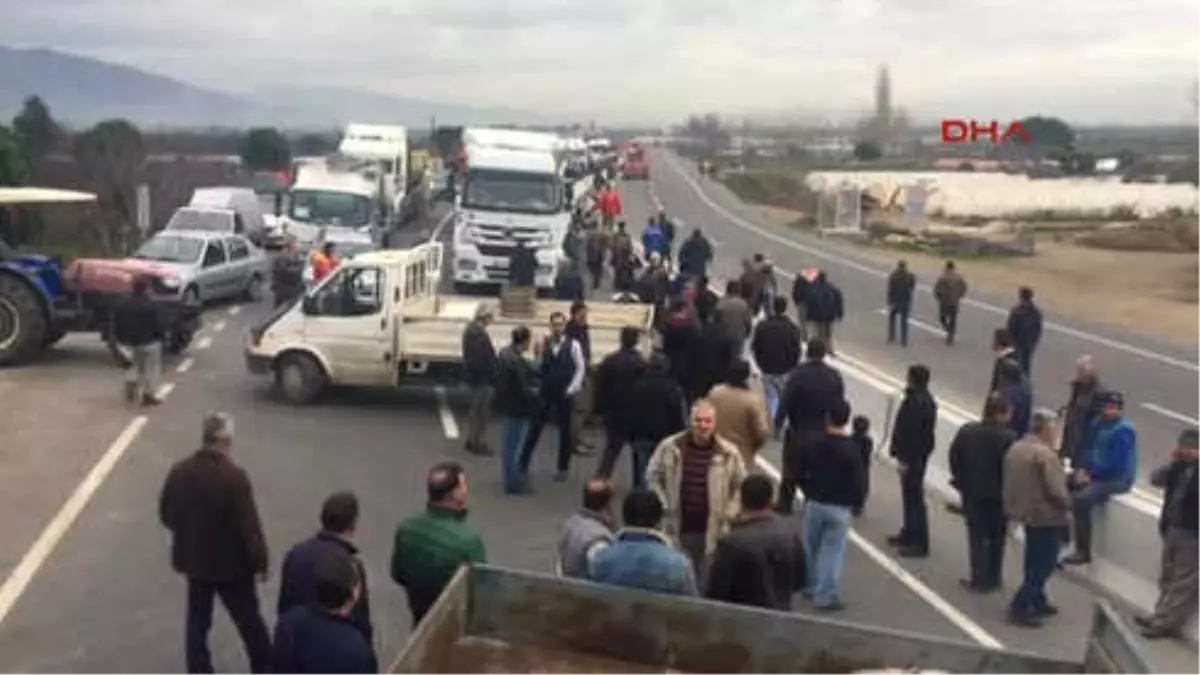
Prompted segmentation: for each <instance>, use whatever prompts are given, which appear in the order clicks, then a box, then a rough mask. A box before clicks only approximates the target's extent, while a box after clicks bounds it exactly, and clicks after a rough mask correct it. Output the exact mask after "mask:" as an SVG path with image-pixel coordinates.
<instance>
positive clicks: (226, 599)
mask: <svg viewBox="0 0 1200 675" xmlns="http://www.w3.org/2000/svg"><path fill="white" fill-rule="evenodd" d="M217 596H220V598H221V604H223V605H225V611H227V612H229V617H230V618H231V619H233V625H234V626H236V627H237V631H238V634H239V635H241V636H242V644H243V645H244V646H245V648H246V655H247V656H248V657H249V658H250V672H252V673H269V672H271V636H270V634H269V633H268V632H267V625H266V623H264V622H263V618H262V612H261V611H259V608H258V589H257V588H256V587H255V585H254V578H253V577H247V578H246V579H244V580H240V581H233V582H228V583H211V582H205V581H197V580H195V579H189V580H188V597H187V626H186V629H185V630H186V637H185V649H186V654H187V669H188V672H189V673H211V672H213V664H212V653H211V652H210V651H209V649H208V633H209V631H210V630H212V619H213V598H215V597H217Z"/></svg>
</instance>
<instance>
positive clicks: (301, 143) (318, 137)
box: [295, 134, 337, 156]
mask: <svg viewBox="0 0 1200 675" xmlns="http://www.w3.org/2000/svg"><path fill="white" fill-rule="evenodd" d="M295 145H296V148H295V152H296V154H297V155H302V156H315V155H327V154H329V153H331V152H333V151H334V150H335V149H336V148H337V138H336V136H334V137H331V136H330V135H328V134H304V135H303V136H301V137H300V138H297V139H296V143H295Z"/></svg>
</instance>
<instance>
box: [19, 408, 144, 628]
mask: <svg viewBox="0 0 1200 675" xmlns="http://www.w3.org/2000/svg"><path fill="white" fill-rule="evenodd" d="M147 421H149V418H148V417H146V416H145V415H138V416H137V417H135V418H133V419H132V420H130V421H129V424H128V425H126V426H125V429H124V430H122V431H121V433H120V435H118V436H117V438H116V440H114V441H113V442H112V445H110V446H108V449H107V450H105V452H104V454H103V455H102V456H101V457H100V460H99V461H97V462H96V464H95V466H93V467H92V470H91V471H89V472H88V474H87V475H86V476H84V478H83V481H81V482H80V483H79V485H78V486H77V487H76V488H75V491H74V492H72V493H71V496H70V497H68V498H67V501H66V502H65V503H63V505H62V507H61V508H59V510H58V513H56V514H54V517H53V518H51V519H50V522H49V523H48V524H47V525H46V528H45V529H44V530H42V532H41V534H40V535H38V538H37V540H36V541H34V543H33V546H31V547H30V548H29V550H28V551H26V552H25V556H24V557H23V558H21V562H19V563H17V566H16V568H14V569H13V571H12V573H11V574H9V575H8V578H7V579H5V580H4V585H3V586H0V623H3V622H4V619H5V618H6V617H8V615H9V613H10V612H11V611H12V609H13V607H14V606H16V604H17V601H18V600H20V599H21V595H23V594H24V593H25V589H26V588H28V587H29V584H30V582H32V581H33V578H34V576H36V575H37V573H38V570H39V569H41V567H42V565H43V564H45V562H46V560H47V559H48V558H49V557H50V555H51V554H52V553H54V549H55V548H56V547H57V546H58V544H59V542H61V541H62V539H63V537H64V536H66V534H67V531H68V530H70V528H71V525H73V524H74V523H75V519H76V518H78V517H79V514H80V513H82V512H83V509H84V508H85V507H87V504H88V502H89V501H90V500H91V498H92V496H93V495H95V494H96V491H97V490H99V489H100V486H101V485H103V484H104V481H105V479H107V478H108V476H109V474H111V473H112V471H113V468H114V467H116V465H117V462H118V461H119V460H120V459H121V456H122V455H124V454H125V452H126V451H127V450H129V446H131V445H133V442H134V441H135V440H137V437H138V434H140V433H141V432H142V429H143V428H144V427H145V426H146V422H147Z"/></svg>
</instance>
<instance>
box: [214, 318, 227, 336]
mask: <svg viewBox="0 0 1200 675" xmlns="http://www.w3.org/2000/svg"><path fill="white" fill-rule="evenodd" d="M226 325H228V324H226V323H225V322H224V321H218V322H216V323H215V324H213V332H214V333H220V332H221V331H223V330H225V326H226Z"/></svg>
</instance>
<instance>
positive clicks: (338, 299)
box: [245, 242, 653, 405]
mask: <svg viewBox="0 0 1200 675" xmlns="http://www.w3.org/2000/svg"><path fill="white" fill-rule="evenodd" d="M442 259H443V249H442V244H440V243H436V242H433V243H428V244H423V245H421V246H418V247H416V248H412V249H389V250H382V251H373V252H369V253H364V254H362V255H358V256H355V257H354V258H352V259H350V260H347V261H345V262H343V263H342V265H341V266H340V267H338V269H337V270H335V271H334V273H333V274H331V275H329V276H328V277H327V278H325V279H324V280H322V282H321V283H320V284H318V285H316V286H315V287H313V288H312V290H310V291H309V292H308V293H306V294H305V295H304V296H303V297H302V298H301V299H299V300H298V301H296V302H294V303H292V304H290V305H284V306H282V307H280V308H279V309H278V310H277V311H276V312H274V313H273V314H272V315H271V316H270V317H269V318H267V319H266V320H265V321H264V322H262V323H260V324H259V325H258V326H256V327H255V328H254V330H253V331H251V334H250V340H249V342H248V344H247V345H246V351H245V357H246V366H247V368H248V369H249V370H250V372H251V373H254V374H258V375H272V376H273V377H274V381H275V384H276V387H277V389H278V392H279V393H280V394H281V395H282V397H283V398H284V400H286V401H288V402H290V403H293V404H296V405H302V404H306V403H309V402H311V401H313V400H314V399H316V397H317V396H318V395H320V394H321V392H322V391H323V390H325V389H326V387H328V386H331V385H333V386H354V387H383V388H394V387H398V386H400V385H401V384H402V383H409V382H411V381H412V380H414V379H417V378H427V379H453V378H454V377H455V376H456V375H457V374H458V372H459V371H460V370H461V367H462V334H463V331H464V329H465V328H466V326H467V323H468V322H470V321H471V320H472V319H473V318H474V316H475V313H476V311H477V310H478V308H479V306H480V305H481V304H483V305H486V306H488V307H490V308H492V313H493V316H494V320H493V321H492V323H491V324H490V325H489V327H488V332H489V334H490V335H491V337H492V341H493V342H494V344H495V345H496V348H497V350H499V349H500V348H501V347H504V346H507V345H508V344H509V343H510V342H511V335H512V329H513V328H514V327H516V326H517V325H521V324H524V325H526V326H528V327H529V329H530V330H531V331H532V332H533V338H534V340H535V341H536V340H537V339H539V338H540V337H541V336H544V335H546V334H547V333H548V332H549V330H550V329H549V318H550V315H551V314H552V313H554V312H562V313H564V314H566V313H567V311H568V310H569V309H570V303H569V302H565V301H555V300H540V299H539V300H538V301H537V305H536V311H535V313H534V316H532V317H520V318H518V317H507V316H503V315H502V313H501V311H500V307H499V299H498V298H479V297H468V296H455V295H443V294H440V293H438V291H437V286H438V282H439V281H440V280H441V277H442ZM588 308H589V312H588V323H589V326H590V332H591V340H592V361H593V365H595V364H596V363H598V362H599V361H600V360H601V359H603V358H604V357H605V356H607V355H608V354H610V353H612V352H614V351H616V350H617V349H618V347H619V345H620V331H621V329H622V328H624V327H625V326H635V327H637V328H640V329H642V330H646V331H648V330H649V329H650V327H651V322H652V320H653V307H652V306H650V305H643V304H636V303H629V304H625V303H615V302H589V303H588Z"/></svg>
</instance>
